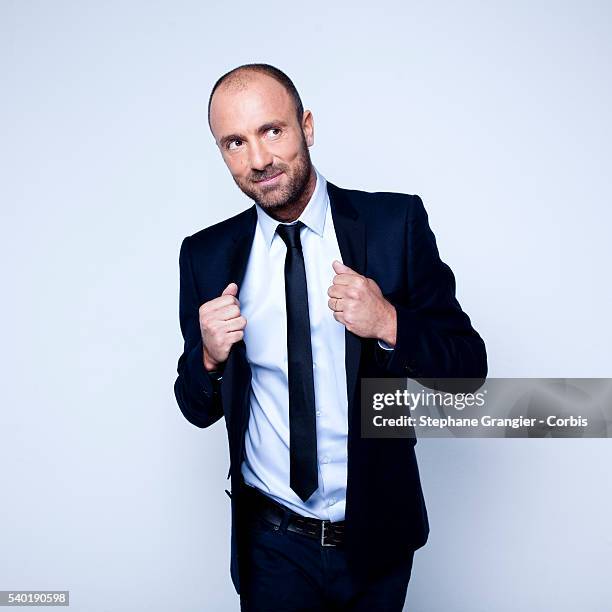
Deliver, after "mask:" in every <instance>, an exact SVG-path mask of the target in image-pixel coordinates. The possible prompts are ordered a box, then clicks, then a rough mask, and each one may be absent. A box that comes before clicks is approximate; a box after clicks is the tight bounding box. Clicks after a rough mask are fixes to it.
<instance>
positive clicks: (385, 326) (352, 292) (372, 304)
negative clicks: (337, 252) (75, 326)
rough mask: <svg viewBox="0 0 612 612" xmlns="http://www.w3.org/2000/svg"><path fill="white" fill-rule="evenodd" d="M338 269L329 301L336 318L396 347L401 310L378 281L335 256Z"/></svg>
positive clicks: (356, 331) (355, 330)
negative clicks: (346, 264)
mask: <svg viewBox="0 0 612 612" xmlns="http://www.w3.org/2000/svg"><path fill="white" fill-rule="evenodd" d="M332 267H333V268H334V271H335V272H336V276H334V279H333V281H332V282H333V284H332V285H331V287H330V288H329V289H328V290H327V295H329V300H327V305H328V306H329V308H330V309H331V310H333V311H334V319H336V321H339V322H340V323H342V324H343V325H344V326H345V327H346V328H347V329H348V330H349V331H350V332H352V333H354V334H355V335H357V336H361V337H362V338H378V339H379V340H382V341H383V342H386V343H387V344H388V345H389V346H391V347H394V346H395V342H396V334H397V313H396V310H395V307H394V306H393V304H391V303H390V302H388V301H387V300H386V299H385V298H384V297H383V294H382V292H381V290H380V287H379V286H378V285H377V284H376V281H374V280H372V279H371V278H367V277H366V276H363V275H362V274H359V273H358V272H355V270H352V269H351V268H349V267H348V266H345V265H344V264H343V263H342V262H340V261H337V260H334V262H333V263H332Z"/></svg>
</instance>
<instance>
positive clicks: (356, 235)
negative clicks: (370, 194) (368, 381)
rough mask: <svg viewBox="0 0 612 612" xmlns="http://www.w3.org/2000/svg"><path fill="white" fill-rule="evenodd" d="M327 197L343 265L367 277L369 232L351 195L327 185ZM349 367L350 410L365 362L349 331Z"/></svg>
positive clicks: (347, 351)
mask: <svg viewBox="0 0 612 612" xmlns="http://www.w3.org/2000/svg"><path fill="white" fill-rule="evenodd" d="M327 193H328V194H329V202H330V206H331V211H332V218H333V220H334V229H335V231H336V238H337V240H338V247H339V248H340V254H341V255H342V262H343V263H344V264H345V265H347V266H348V267H349V268H352V269H353V270H355V272H359V274H364V275H365V272H366V228H365V224H364V223H363V221H361V220H360V219H359V214H358V212H357V211H356V210H355V208H354V207H353V206H352V205H351V203H350V202H349V199H348V196H347V191H346V190H345V189H341V188H340V187H337V186H336V185H334V184H333V183H330V182H329V181H328V182H327ZM344 341H345V366H346V387H347V398H348V405H349V408H350V407H351V406H352V405H353V397H354V393H355V389H356V386H357V376H358V373H359V362H360V359H361V339H360V338H359V336H356V335H355V334H353V333H352V332H350V331H348V329H345V332H344Z"/></svg>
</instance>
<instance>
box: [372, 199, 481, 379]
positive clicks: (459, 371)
mask: <svg viewBox="0 0 612 612" xmlns="http://www.w3.org/2000/svg"><path fill="white" fill-rule="evenodd" d="M411 198H412V202H411V205H410V206H408V212H407V216H406V221H405V223H406V226H405V240H406V261H405V274H406V286H407V292H406V293H405V294H404V295H405V299H403V300H401V301H395V300H393V301H391V303H392V304H393V305H394V306H395V309H396V312H397V337H396V343H395V348H394V350H393V351H390V354H388V355H386V356H383V357H386V358H385V359H383V358H381V355H380V353H379V363H381V364H382V365H383V366H384V369H385V371H386V372H387V373H388V374H389V375H390V376H396V377H409V378H428V379H432V378H436V379H437V378H472V379H481V380H480V382H479V383H478V387H479V386H480V385H481V384H482V382H484V379H485V378H486V375H487V354H486V349H485V345H484V342H483V340H482V338H481V337H480V336H479V335H478V333H477V332H476V331H475V330H474V328H473V327H472V325H471V323H470V319H469V317H468V315H467V314H465V313H464V312H463V311H462V310H461V306H460V305H459V302H458V301H457V299H456V298H455V277H454V275H453V273H452V271H451V269H450V268H449V267H448V266H447V265H446V264H445V263H444V262H443V261H442V260H441V259H440V256H439V254H438V248H437V246H436V239H435V236H434V234H433V232H432V231H431V229H430V227H429V222H428V218H427V212H426V211H425V207H424V206H423V202H422V200H421V198H420V197H419V196H411ZM478 387H476V388H478Z"/></svg>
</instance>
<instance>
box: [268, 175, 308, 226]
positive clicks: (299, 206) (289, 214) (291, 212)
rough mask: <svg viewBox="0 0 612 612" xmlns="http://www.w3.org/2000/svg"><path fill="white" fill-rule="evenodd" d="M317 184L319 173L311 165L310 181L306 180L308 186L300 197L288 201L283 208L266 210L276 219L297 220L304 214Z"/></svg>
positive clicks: (284, 221) (285, 221) (286, 221)
mask: <svg viewBox="0 0 612 612" xmlns="http://www.w3.org/2000/svg"><path fill="white" fill-rule="evenodd" d="M316 184H317V175H316V173H315V171H314V167H313V166H312V165H311V166H310V174H309V176H308V181H307V182H306V187H305V188H304V190H303V191H302V193H301V194H300V195H299V197H298V198H297V199H296V200H293V201H292V202H288V203H287V204H286V205H285V206H283V207H282V208H277V209H274V210H266V212H267V213H268V214H269V215H270V216H271V217H272V218H273V219H276V221H282V222H283V223H291V222H292V221H295V220H296V219H297V218H298V217H299V216H300V215H301V214H302V211H303V210H304V209H305V208H306V205H307V204H308V202H309V201H310V198H311V197H312V194H313V193H314V190H315V186H316Z"/></svg>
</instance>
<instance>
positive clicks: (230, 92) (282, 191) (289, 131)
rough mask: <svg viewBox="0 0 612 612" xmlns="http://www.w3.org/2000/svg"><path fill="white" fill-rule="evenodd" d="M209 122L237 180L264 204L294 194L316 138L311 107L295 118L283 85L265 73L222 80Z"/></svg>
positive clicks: (283, 201)
mask: <svg viewBox="0 0 612 612" xmlns="http://www.w3.org/2000/svg"><path fill="white" fill-rule="evenodd" d="M210 125H211V130H212V132H213V136H214V137H215V141H216V143H217V146H218V147H219V149H220V150H221V154H222V156H223V160H224V161H225V163H226V165H227V167H228V168H229V171H230V172H231V174H232V177H233V179H234V181H235V183H236V184H237V185H238V187H239V188H240V190H241V191H242V192H243V193H245V194H246V195H247V196H248V197H249V198H251V199H253V200H255V201H256V202H257V203H258V204H259V205H260V206H261V207H262V208H264V209H268V210H273V209H278V208H283V207H284V206H286V205H287V204H289V203H292V202H294V201H295V200H297V199H298V197H299V196H300V194H302V192H303V191H304V189H305V187H306V184H307V182H308V178H309V176H310V171H311V161H310V154H309V151H308V147H309V146H311V145H312V144H313V142H314V139H313V133H314V132H313V122H312V114H311V113H310V111H306V112H305V113H304V117H303V119H302V123H301V124H300V123H299V122H298V119H297V116H296V112H295V106H294V104H293V100H292V98H291V96H290V95H289V94H288V93H287V91H286V90H285V88H284V87H283V86H282V85H281V84H280V83H278V82H277V81H275V80H274V79H272V78H271V77H269V76H267V75H261V74H254V75H248V76H245V77H244V80H243V81H242V82H241V83H238V84H236V83H231V84H229V85H226V83H224V84H222V85H221V86H220V87H219V88H218V89H217V90H216V91H215V93H214V95H213V99H212V102H211V106H210Z"/></svg>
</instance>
